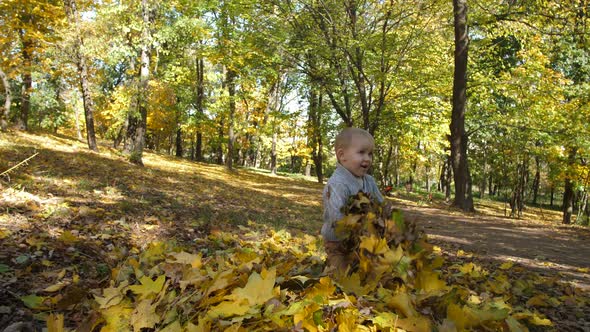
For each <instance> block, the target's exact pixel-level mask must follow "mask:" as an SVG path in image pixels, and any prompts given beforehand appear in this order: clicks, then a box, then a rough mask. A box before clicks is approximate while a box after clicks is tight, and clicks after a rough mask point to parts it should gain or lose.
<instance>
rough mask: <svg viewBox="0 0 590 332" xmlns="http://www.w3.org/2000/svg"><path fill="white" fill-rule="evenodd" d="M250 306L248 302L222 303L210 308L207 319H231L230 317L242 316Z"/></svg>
mask: <svg viewBox="0 0 590 332" xmlns="http://www.w3.org/2000/svg"><path fill="white" fill-rule="evenodd" d="M250 308H252V306H251V305H250V304H249V303H248V301H241V302H235V301H223V302H221V303H219V304H218V305H216V306H214V307H212V308H211V309H210V310H209V311H208V312H207V317H210V318H217V317H231V316H242V315H245V314H246V313H247V312H248V311H249V310H250Z"/></svg>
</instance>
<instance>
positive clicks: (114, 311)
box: [100, 302, 133, 332]
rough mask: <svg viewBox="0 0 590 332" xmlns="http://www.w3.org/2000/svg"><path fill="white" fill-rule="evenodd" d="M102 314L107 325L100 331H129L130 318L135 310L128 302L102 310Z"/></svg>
mask: <svg viewBox="0 0 590 332" xmlns="http://www.w3.org/2000/svg"><path fill="white" fill-rule="evenodd" d="M101 313H102V317H103V318H104V320H105V323H106V324H105V326H104V327H102V329H101V330H100V331H101V332H119V331H129V323H130V316H131V314H132V313H133V308H132V307H131V306H130V305H129V303H128V302H122V303H119V304H117V305H112V306H109V307H108V308H106V309H103V310H101Z"/></svg>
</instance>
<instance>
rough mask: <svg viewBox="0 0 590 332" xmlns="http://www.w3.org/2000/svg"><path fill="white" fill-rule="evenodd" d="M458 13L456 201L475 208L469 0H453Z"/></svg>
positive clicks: (454, 134) (454, 129) (453, 120)
mask: <svg viewBox="0 0 590 332" xmlns="http://www.w3.org/2000/svg"><path fill="white" fill-rule="evenodd" d="M453 9H454V17H455V21H454V22H455V24H454V25H455V71H454V76H453V110H452V115H451V124H450V129H451V137H450V140H451V158H452V162H453V175H454V180H455V200H454V202H453V205H454V206H456V207H458V208H460V209H462V210H463V211H468V212H473V211H475V209H474V207H473V197H472V195H471V174H470V173H469V165H468V161H467V139H468V137H467V134H466V133H465V109H466V102H467V51H468V47H469V37H468V34H467V3H466V0H453Z"/></svg>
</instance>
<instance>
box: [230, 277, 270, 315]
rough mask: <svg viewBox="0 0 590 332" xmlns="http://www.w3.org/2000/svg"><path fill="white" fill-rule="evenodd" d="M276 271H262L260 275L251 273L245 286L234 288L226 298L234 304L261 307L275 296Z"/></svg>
mask: <svg viewBox="0 0 590 332" xmlns="http://www.w3.org/2000/svg"><path fill="white" fill-rule="evenodd" d="M276 274H277V273H276V269H274V268H272V269H270V270H266V269H263V270H262V272H261V273H260V274H258V273H256V272H253V273H252V274H250V277H249V278H248V282H247V283H246V286H244V287H243V288H236V289H235V290H234V291H233V292H232V294H231V295H229V296H228V297H227V299H229V300H233V301H235V302H238V303H239V302H242V301H247V302H248V303H249V304H250V305H251V306H256V305H261V304H263V303H264V302H266V301H268V300H270V299H271V298H273V297H274V296H275V292H274V284H275V280H276Z"/></svg>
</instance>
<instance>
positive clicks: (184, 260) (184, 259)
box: [169, 251, 203, 269]
mask: <svg viewBox="0 0 590 332" xmlns="http://www.w3.org/2000/svg"><path fill="white" fill-rule="evenodd" d="M169 256H172V257H174V259H175V261H174V262H175V263H180V264H187V265H190V266H191V267H192V268H195V269H198V268H200V267H201V266H202V265H203V263H202V262H201V258H202V255H201V254H200V253H199V254H198V255H195V254H189V253H188V252H184V251H181V252H174V253H171V254H169Z"/></svg>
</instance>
